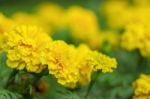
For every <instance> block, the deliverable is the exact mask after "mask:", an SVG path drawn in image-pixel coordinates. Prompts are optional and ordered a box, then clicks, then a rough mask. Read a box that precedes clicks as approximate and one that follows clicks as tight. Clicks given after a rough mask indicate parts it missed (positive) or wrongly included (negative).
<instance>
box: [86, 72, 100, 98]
mask: <svg viewBox="0 0 150 99" xmlns="http://www.w3.org/2000/svg"><path fill="white" fill-rule="evenodd" d="M99 75H100V73H99V72H97V73H96V74H95V76H94V77H93V79H92V81H91V83H90V85H89V87H88V89H87V92H86V94H85V99H88V95H89V93H90V91H91V89H92V88H93V86H94V84H95V83H96V81H97V80H98V77H99Z"/></svg>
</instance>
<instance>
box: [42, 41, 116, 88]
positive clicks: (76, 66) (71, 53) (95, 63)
mask: <svg viewBox="0 0 150 99" xmlns="http://www.w3.org/2000/svg"><path fill="white" fill-rule="evenodd" d="M45 57H46V58H48V59H47V61H45V63H48V69H49V73H50V74H52V75H54V76H55V77H56V78H57V80H58V83H60V84H62V85H64V86H66V87H69V88H74V87H76V86H78V85H87V84H88V83H89V82H90V81H91V74H92V73H93V71H98V70H102V72H111V71H112V69H113V68H116V65H117V64H116V60H115V59H112V58H109V57H107V56H105V55H103V54H101V53H98V52H96V51H92V50H90V49H89V47H88V46H86V45H84V44H83V45H80V46H79V47H77V48H76V47H74V46H73V45H68V44H66V43H65V42H63V41H54V42H52V43H51V46H50V48H49V51H48V54H47V55H45ZM44 60H46V59H44Z"/></svg>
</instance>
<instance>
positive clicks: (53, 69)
mask: <svg viewBox="0 0 150 99" xmlns="http://www.w3.org/2000/svg"><path fill="white" fill-rule="evenodd" d="M74 54H75V48H74V47H73V46H71V47H70V46H68V45H67V44H66V43H65V42H63V41H54V42H53V43H52V44H51V46H50V51H49V54H48V56H49V62H48V64H49V65H48V69H49V73H50V74H52V75H54V76H55V77H56V78H57V79H58V83H60V84H62V85H64V86H66V87H70V88H74V87H75V86H76V83H77V81H78V77H79V74H78V68H76V67H75V65H74V64H75V60H74V57H75V55H74Z"/></svg>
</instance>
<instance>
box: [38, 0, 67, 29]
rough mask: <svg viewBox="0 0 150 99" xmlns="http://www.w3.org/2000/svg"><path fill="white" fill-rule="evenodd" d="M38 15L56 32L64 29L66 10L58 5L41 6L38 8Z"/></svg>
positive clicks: (45, 4)
mask: <svg viewBox="0 0 150 99" xmlns="http://www.w3.org/2000/svg"><path fill="white" fill-rule="evenodd" d="M36 15H37V16H38V17H39V19H40V20H41V21H42V22H43V23H45V24H48V25H49V26H50V27H52V28H53V29H54V30H55V29H58V28H61V27H64V19H63V16H64V10H63V8H62V7H61V6H59V5H57V4H54V3H43V4H40V5H39V6H38V8H37V12H36Z"/></svg>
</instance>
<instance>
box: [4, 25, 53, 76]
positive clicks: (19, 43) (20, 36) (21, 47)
mask: <svg viewBox="0 0 150 99" xmlns="http://www.w3.org/2000/svg"><path fill="white" fill-rule="evenodd" d="M51 41H52V40H51V38H50V37H49V36H48V35H47V34H46V33H43V32H42V31H41V30H40V29H38V27H36V26H24V25H22V26H17V27H16V28H14V29H13V30H12V31H9V32H6V33H5V41H4V46H3V48H4V49H5V51H6V52H7V58H8V59H7V65H8V66H9V67H11V68H15V69H18V70H23V69H26V70H27V71H28V72H35V73H39V72H41V71H42V70H43V69H44V68H45V67H46V66H45V64H42V62H41V57H42V52H43V51H45V50H46V48H47V47H48V46H49V44H50V43H51Z"/></svg>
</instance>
